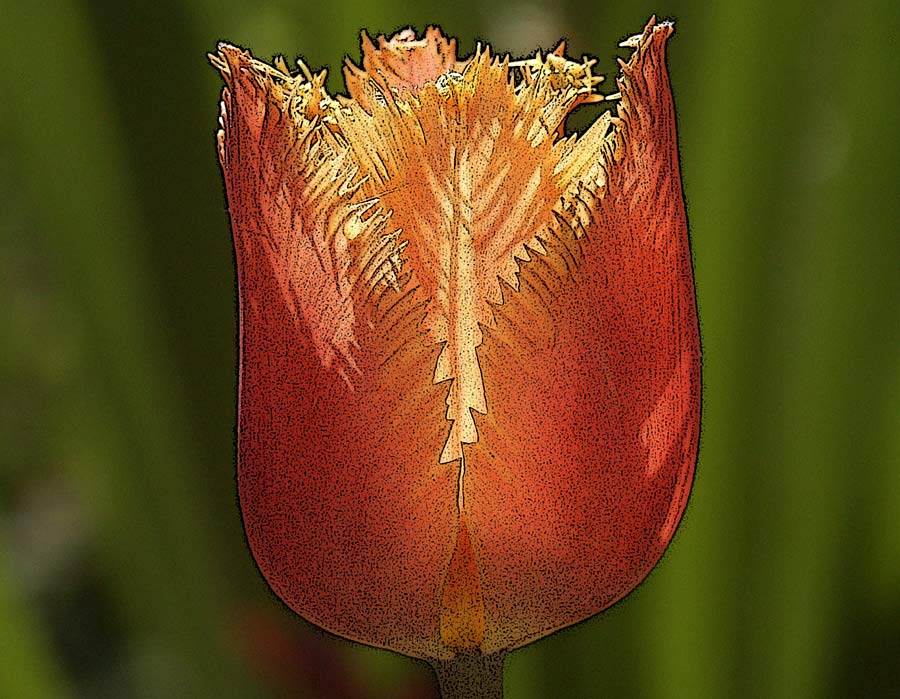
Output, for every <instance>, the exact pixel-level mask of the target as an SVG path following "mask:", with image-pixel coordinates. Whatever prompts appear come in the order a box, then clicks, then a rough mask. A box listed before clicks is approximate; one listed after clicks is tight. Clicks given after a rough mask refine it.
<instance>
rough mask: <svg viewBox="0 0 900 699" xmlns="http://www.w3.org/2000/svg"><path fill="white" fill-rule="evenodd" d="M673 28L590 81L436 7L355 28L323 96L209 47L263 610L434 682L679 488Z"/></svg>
mask: <svg viewBox="0 0 900 699" xmlns="http://www.w3.org/2000/svg"><path fill="white" fill-rule="evenodd" d="M672 32H673V26H672V24H671V23H668V22H660V23H657V22H656V21H655V20H651V21H650V22H649V24H648V25H647V27H646V29H645V30H644V31H643V32H642V33H641V34H639V35H637V36H634V37H632V38H630V39H628V40H626V41H625V42H623V44H622V45H623V46H625V47H628V48H630V49H632V50H633V53H632V55H631V56H630V58H629V59H628V60H627V61H620V67H621V73H620V75H619V76H618V79H617V88H618V90H617V92H615V93H613V94H606V95H604V94H603V93H601V92H600V91H599V88H598V86H599V84H600V82H601V80H602V78H600V77H599V76H596V75H594V74H593V73H592V66H593V65H594V61H593V60H588V59H584V60H582V61H573V60H570V59H569V58H567V57H566V56H565V48H564V46H563V45H560V46H559V47H558V48H557V49H556V50H554V51H553V52H551V53H549V54H546V55H544V54H541V53H537V54H536V55H535V56H534V57H532V58H528V59H526V60H519V61H512V60H510V59H509V57H499V56H495V55H494V54H493V53H492V52H491V51H490V50H489V49H488V48H485V47H480V46H479V48H478V49H477V51H476V52H475V54H474V55H473V56H470V57H468V58H459V57H458V56H457V54H456V43H455V41H454V40H452V39H447V38H445V37H444V36H443V35H442V34H441V32H440V31H439V30H438V29H435V28H430V29H428V30H427V32H426V33H425V35H424V37H422V38H417V37H416V35H415V34H414V33H413V32H412V31H411V30H406V31H402V32H400V33H399V34H397V35H396V36H394V37H393V38H391V39H389V40H388V39H386V38H385V37H379V38H378V39H377V41H375V42H373V41H371V40H370V39H369V38H368V37H366V36H365V35H363V40H362V41H363V43H362V51H363V58H362V65H361V67H357V66H355V65H353V64H352V63H350V62H349V61H348V63H347V65H346V67H345V68H344V75H345V79H346V85H347V91H348V93H349V94H348V96H343V95H337V96H332V95H330V94H328V92H327V91H326V89H325V76H326V74H325V72H324V71H323V72H320V73H317V74H313V73H311V72H310V71H309V69H308V68H307V67H306V66H305V65H304V64H303V63H300V62H298V69H297V70H296V71H293V72H292V71H291V70H289V68H288V66H287V65H286V63H285V62H284V61H283V60H281V59H278V60H276V61H275V63H274V65H272V66H270V65H267V64H265V63H263V62H261V61H258V60H256V59H255V58H253V57H252V56H251V55H250V54H249V53H248V52H247V51H245V50H242V49H239V48H237V47H235V46H231V45H228V44H220V45H219V48H218V53H217V54H215V55H212V56H211V57H210V58H211V61H212V63H213V64H214V65H215V67H216V68H218V70H219V71H220V72H221V74H222V77H223V78H224V80H225V84H226V86H225V89H224V90H223V94H222V105H221V118H220V125H221V130H220V131H219V133H218V154H219V159H220V161H221V166H222V171H223V173H224V180H225V186H226V191H227V197H228V206H229V212H230V216H231V224H232V231H233V237H234V247H235V252H236V260H237V273H238V288H239V306H240V386H239V399H238V406H239V407H238V413H239V415H238V490H239V496H240V506H241V512H242V515H243V521H244V527H245V531H246V534H247V539H248V541H249V544H250V548H251V550H252V552H253V556H254V558H255V560H256V563H257V564H258V566H259V569H260V571H261V572H262V574H263V575H264V576H265V578H266V580H267V581H268V583H269V585H270V586H271V588H272V589H273V590H274V592H275V593H276V594H277V595H278V596H279V597H280V598H281V599H282V600H283V601H284V602H285V603H286V604H287V605H288V606H289V607H290V608H292V609H293V610H295V611H296V612H297V613H299V614H300V615H302V616H303V617H304V618H306V619H307V620H309V621H311V622H312V623H314V624H317V625H318V626H320V627H322V628H324V629H327V630H328V631H331V632H333V633H335V634H339V635H341V636H344V637H346V638H349V639H353V640H356V641H359V642H362V643H366V644H370V645H373V646H380V647H384V648H390V649H393V650H396V651H399V652H401V653H405V654H408V655H410V656H414V657H418V658H424V659H427V660H429V661H431V662H432V664H434V665H435V667H436V668H437V669H438V675H439V677H440V678H441V679H442V683H443V686H444V689H445V692H446V693H447V695H448V696H449V695H454V693H456V694H459V695H463V694H465V691H468V690H466V689H465V685H466V683H468V682H470V681H474V682H479V681H480V682H485V683H487V682H494V683H495V685H498V684H499V679H498V675H499V673H500V670H499V669H498V668H500V667H501V666H502V656H503V654H504V653H505V652H507V651H509V650H510V649H514V648H517V647H520V646H522V645H524V644H527V643H529V642H531V641H534V640H535V639H538V638H541V637H542V636H545V635H547V634H550V633H552V632H553V631H555V630H557V629H561V628H563V627H565V626H569V625H571V624H574V623H576V622H578V621H581V620H583V619H585V618H587V617H590V616H592V615H594V614H597V613H598V612H600V611H602V610H604V609H606V608H607V607H609V606H610V605H612V604H614V603H615V602H616V601H618V600H620V599H621V598H622V597H623V596H625V595H626V594H627V593H628V592H629V591H631V590H632V589H633V588H634V587H635V586H636V585H637V584H638V583H640V582H641V581H642V580H643V579H644V578H645V577H646V576H647V574H648V573H649V572H650V570H651V569H652V568H653V566H654V565H655V564H656V562H657V561H658V560H659V558H660V556H661V555H662V554H663V551H664V550H665V549H666V547H667V545H668V544H669V542H670V540H671V539H672V536H673V534H674V532H675V529H676V527H677V525H678V522H679V520H680V518H681V515H682V513H683V511H684V508H685V505H686V502H687V499H688V494H689V492H690V487H691V482H692V478H693V472H694V463H695V459H696V451H697V441H698V431H699V413H700V345H699V332H698V322H697V315H696V302H695V297H694V286H693V278H692V268H691V259H690V249H689V241H688V233H687V220H686V216H685V208H684V201H683V195H682V188H681V178H680V173H679V165H678V150H677V144H676V135H675V113H674V109H673V103H672V95H671V91H670V87H669V79H668V75H667V72H666V65H665V44H666V41H667V39H668V37H669V36H670V35H671V34H672ZM606 101H609V102H611V103H612V104H614V105H615V109H614V110H610V111H607V112H605V113H603V114H602V115H601V116H600V117H599V118H598V119H597V120H596V121H595V123H593V125H591V126H590V128H588V129H587V130H585V131H584V132H583V133H580V134H576V135H572V136H568V137H567V136H566V132H565V120H566V117H567V116H568V115H569V114H570V113H571V112H572V110H573V109H575V108H576V107H578V106H579V105H581V104H586V103H597V102H606ZM498 659H500V660H498ZM472 668H475V669H474V670H473V669H472ZM479 673H480V674H479ZM472 677H474V678H475V679H474V680H473V679H472ZM479 677H481V679H480V680H479V679H478V678H479ZM467 678H468V679H467ZM460 687H462V689H460ZM484 691H485V692H486V693H487V694H486V695H489V694H490V692H491V691H493V690H489V689H485V690H484ZM497 691H499V690H497ZM460 692H462V694H460ZM473 696H474V695H473Z"/></svg>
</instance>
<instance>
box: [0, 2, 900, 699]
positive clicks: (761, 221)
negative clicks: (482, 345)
mask: <svg viewBox="0 0 900 699" xmlns="http://www.w3.org/2000/svg"><path fill="white" fill-rule="evenodd" d="M807 7H808V4H807V3H801V2H798V1H797V0H778V1H776V0H763V1H762V2H757V3H707V2H699V1H684V0H673V1H672V2H670V3H669V4H668V5H665V4H654V3H648V2H643V1H642V2H639V3H634V4H622V3H620V4H612V3H606V4H600V3H590V4H587V5H584V4H576V3H573V2H571V1H569V2H565V3H563V4H562V7H559V6H557V5H555V4H550V3H547V4H541V3H538V2H531V3H509V2H502V3H485V2H479V3H469V2H461V3H447V2H444V3H432V2H420V3H411V2H410V3H405V2H398V1H397V0H382V1H373V2H369V3H360V2H345V3H326V2H316V3H309V2H306V1H304V2H283V1H278V2H275V1H270V2H254V3H247V2H237V1H236V0H215V2H214V1H213V0H201V1H198V2H194V3H185V2H177V1H176V0H156V2H150V3H124V2H101V1H93V2H81V3H79V2H76V1H75V0H57V1H56V2H44V1H43V0H33V1H32V2H28V3H13V2H11V0H4V2H3V6H2V7H0V18H2V19H0V65H2V70H0V202H2V207H0V231H2V234H0V294H2V299H3V308H4V315H3V322H2V324H0V340H2V345H0V346H2V354H0V382H2V384H0V385H2V393H0V445H2V446H0V449H2V452H0V455H2V458H0V546H2V558H0V696H4V697H17V698H18V697H23V698H29V697H40V698H42V699H43V698H46V697H57V696H59V697H89V698H92V697H98V698H99V697H125V696H127V697H166V698H167V699H171V698H173V697H186V698H192V697H204V696H210V697H212V696H215V697H280V696H293V697H303V696H308V697H322V698H323V699H324V698H336V697H348V698H352V697H366V698H373V699H374V698H378V697H395V696H402V697H409V699H413V698H414V697H423V698H424V697H432V696H434V692H435V688H434V686H433V683H432V679H431V677H430V675H429V672H428V670H427V668H426V667H425V666H424V665H423V664H420V663H416V662H413V661H409V660H406V659H403V658H400V657H397V656H394V655H391V654H389V653H387V652H382V651H376V650H373V649H367V648H362V647H360V646H356V645H353V644H351V643H348V642H345V641H343V640H340V639H336V638H333V637H331V636H328V635H327V634H323V633H321V632H318V631H316V630H315V629H313V628H312V627H311V626H309V625H308V624H306V623H304V622H302V621H301V620H298V619H297V618H295V617H293V616H291V615H290V614H289V612H287V611H286V610H285V609H284V608H283V607H282V606H281V605H280V604H279V603H278V602H277V601H276V600H275V599H274V598H273V597H272V596H271V595H270V593H268V591H267V589H266V587H265V585H264V584H263V583H262V581H261V580H260V579H259V577H258V575H257V573H256V571H255V568H254V567H253V563H252V560H251V558H250V556H249V553H248V551H247V549H246V546H245V543H244V539H243V534H242V532H241V526H240V520H239V516H238V512H237V507H236V502H235V487H234V476H233V472H234V462H233V458H234V457H233V447H234V445H233V429H234V414H235V405H234V400H235V376H236V374H235V368H236V342H235V337H236V335H235V332H236V329H235V297H234V279H233V268H232V253H231V242H230V237H229V236H230V233H229V229H228V220H227V215H226V212H225V208H224V207H225V204H224V196H223V193H222V189H221V180H220V175H219V171H218V166H217V164H216V160H215V152H214V139H213V134H214V130H215V124H216V117H217V114H218V92H219V89H220V85H219V80H218V78H217V76H216V74H215V73H214V71H213V70H212V69H211V68H209V67H208V65H207V64H206V59H205V53H206V52H207V51H209V50H212V49H213V48H214V46H215V42H216V41H217V40H218V39H221V38H227V39H229V40H231V41H234V42H237V43H240V44H242V45H245V46H248V47H250V48H252V49H253V50H254V52H255V53H256V54H257V55H259V56H262V57H266V58H268V57H270V56H271V55H272V54H273V53H285V54H287V55H288V56H289V57H293V56H294V55H296V54H297V53H302V55H303V56H304V58H305V59H306V60H307V62H308V63H309V64H310V65H311V66H312V67H314V68H318V67H319V66H330V67H331V68H332V77H331V80H330V87H331V88H332V89H333V90H340V89H341V82H340V77H339V73H338V70H337V68H338V66H339V65H340V61H341V59H342V57H343V56H344V55H345V54H349V55H350V56H352V57H356V56H357V55H358V45H357V41H358V31H359V29H361V28H363V27H367V28H369V29H370V30H371V31H372V32H392V31H394V30H396V29H398V28H401V27H404V26H407V25H412V26H414V27H416V28H418V29H420V30H421V29H423V28H424V26H425V25H426V24H428V23H439V24H441V25H442V26H443V27H444V29H445V31H446V32H447V33H449V34H451V35H456V36H458V37H459V38H460V43H461V48H462V50H463V52H466V53H467V52H469V51H471V50H472V49H473V48H474V44H475V41H476V40H477V39H484V40H487V41H489V42H491V43H492V44H493V45H494V46H495V47H496V48H498V49H500V50H510V51H513V52H519V53H521V52H525V51H531V50H532V49H534V48H535V47H536V46H538V45H540V46H543V47H545V48H549V47H551V46H552V45H553V44H554V43H555V41H556V40H557V39H558V38H559V37H560V36H566V37H567V38H568V40H569V51H570V52H571V53H574V54H576V55H581V54H582V53H588V54H592V55H596V56H597V57H598V58H599V59H600V65H599V68H601V69H603V70H605V71H606V72H607V73H612V72H613V71H614V66H615V63H614V56H615V55H616V49H615V46H616V44H617V43H618V41H619V40H620V39H621V38H623V37H624V36H627V35H629V34H631V33H634V32H636V31H638V30H639V29H640V28H641V27H642V26H643V24H644V22H645V21H646V19H647V18H648V17H649V15H650V14H652V13H654V12H655V13H659V14H660V16H674V17H675V18H676V20H677V32H676V36H675V38H674V39H673V41H672V42H671V45H670V56H669V62H670V69H671V75H672V81H673V86H674V90H675V96H676V102H677V106H678V111H679V119H680V122H679V127H680V143H681V154H682V168H683V175H684V182H685V190H686V195H687V200H688V206H689V215H690V220H691V229H692V239H693V246H694V255H695V265H696V276H697V286H698V294H699V303H700V313H701V322H702V330H703V343H704V353H705V356H704V385H705V396H704V424H703V434H702V442H701V455H700V463H699V466H698V475H697V480H696V484H695V488H694V493H693V496H692V499H691V503H690V506H689V510H688V514H687V517H686V520H685V522H684V524H683V525H682V527H681V530H680V531H679V533H678V536H677V537H676V540H675V542H674V544H673V546H672V548H671V549H670V551H669V553H668V554H667V556H666V557H665V559H664V561H663V562H662V564H661V565H660V567H659V568H658V569H657V571H656V572H655V573H654V574H653V575H652V576H651V577H650V578H649V580H648V581H647V582H646V583H645V584H643V585H642V586H641V588H640V589H639V590H638V591H637V592H636V593H634V594H633V595H631V596H630V597H629V598H628V599H627V600H626V601H625V602H623V603H621V604H619V605H618V606H617V607H615V608H614V609H613V610H611V611H610V612H608V613H606V614H604V615H602V616H600V617H598V618H595V619H593V620H591V621H589V622H586V623H583V624H580V625H578V626H577V627H575V628H572V629H569V630H567V631H564V632H562V633H558V634H556V635H555V636H553V637H551V638H549V639H547V640H544V641H541V642H539V643H537V644H534V645H533V646H530V647H529V648H527V649H524V650H521V651H517V652H516V653H514V654H513V655H512V656H511V657H510V659H509V661H508V669H507V674H506V680H507V695H508V697H509V698H510V699H532V698H534V699H537V698H539V697H556V696H576V697H590V696H604V697H630V696H635V697H648V698H656V697H660V698H662V697H734V696H747V697H758V696H765V697H790V698H792V699H793V698H802V697H828V696H834V697H841V696H891V695H893V692H895V691H896V688H897V687H898V686H900V677H898V670H897V662H896V661H897V658H898V657H900V304H898V299H900V273H898V271H900V234H898V219H897V214H896V209H897V202H898V201H900V155H898V153H900V142H898V141H900V138H898V129H897V114H898V112H900V82H898V81H897V80H896V79H895V76H898V75H900V51H898V50H897V48H898V46H897V41H898V40H897V31H896V27H898V26H900V6H898V5H897V4H896V3H894V2H888V1H887V0H880V1H877V2H876V1H875V0H870V1H869V2H864V3H862V4H860V5H857V6H856V7H855V8H854V9H853V10H852V11H850V10H849V9H847V6H846V4H844V3H838V2H834V0H828V1H826V2H825V3H824V4H822V3H820V4H818V5H817V6H816V8H815V14H809V12H808V10H807ZM620 55H624V54H622V53H620ZM610 89H612V88H611V87H610ZM584 111H587V108H585V110H584ZM589 116H590V115H583V116H581V118H580V120H579V119H577V118H576V119H575V123H574V124H573V127H574V128H578V127H579V125H580V126H583V125H584V123H586V120H587V118H589Z"/></svg>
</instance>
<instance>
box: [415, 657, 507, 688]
mask: <svg viewBox="0 0 900 699" xmlns="http://www.w3.org/2000/svg"><path fill="white" fill-rule="evenodd" d="M505 659H506V653H505V652H502V651H501V652H499V653H492V654H490V655H484V654H483V653H460V654H459V655H457V656H456V657H454V658H453V659H452V660H434V661H432V663H431V665H432V667H433V668H434V672H435V674H436V675H437V679H438V684H439V685H440V688H441V699H503V661H504V660H505Z"/></svg>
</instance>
